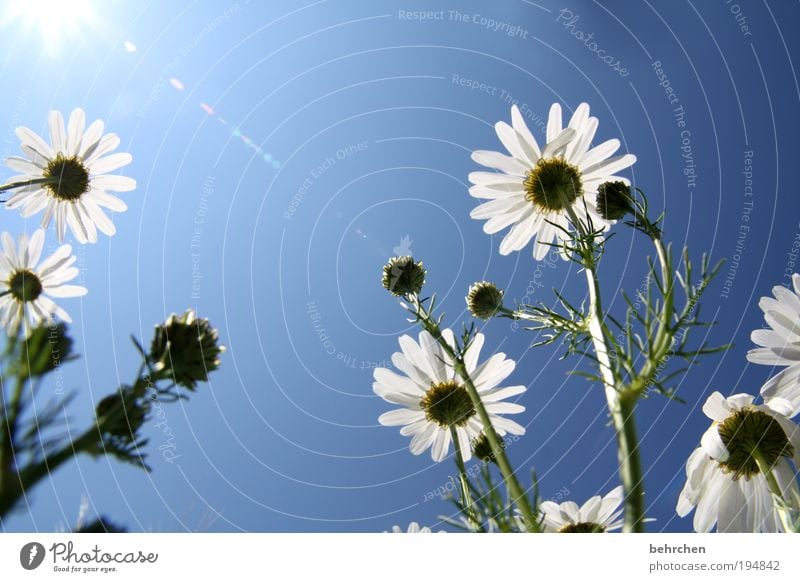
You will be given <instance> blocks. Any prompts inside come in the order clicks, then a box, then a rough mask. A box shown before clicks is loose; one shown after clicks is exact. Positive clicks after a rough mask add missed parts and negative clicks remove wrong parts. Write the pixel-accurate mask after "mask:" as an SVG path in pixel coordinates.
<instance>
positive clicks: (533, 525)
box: [410, 296, 540, 533]
mask: <svg viewBox="0 0 800 582" xmlns="http://www.w3.org/2000/svg"><path fill="white" fill-rule="evenodd" d="M410 300H411V301H412V303H413V304H414V309H415V313H416V315H417V317H418V318H419V320H420V321H421V322H422V324H423V326H424V327H425V329H426V330H427V331H428V333H430V334H431V335H432V336H433V337H434V339H436V341H437V342H439V345H440V346H441V347H442V349H443V350H444V351H445V353H446V354H447V355H448V357H450V359H451V360H452V361H453V368H454V369H455V371H456V374H458V375H459V377H460V378H461V379H462V380H463V381H464V387H465V388H466V390H467V393H468V394H469V397H470V400H472V405H473V406H474V407H475V410H477V411H478V416H479V417H480V419H481V423H482V424H483V431H484V433H485V434H486V439H487V440H488V441H489V446H490V447H491V449H492V453H493V454H494V457H495V459H496V462H497V467H498V469H500V473H501V474H502V475H503V480H504V481H505V484H506V487H507V488H508V492H509V494H510V495H511V498H512V499H513V500H514V503H516V505H517V507H518V508H519V510H520V512H521V513H522V517H523V519H524V520H525V524H526V526H527V528H528V531H529V532H535V533H538V532H539V531H540V528H539V522H538V520H537V519H536V516H535V514H534V513H533V509H532V508H531V504H530V500H529V499H528V496H527V495H526V494H525V491H524V490H523V489H522V486H521V485H520V483H519V481H518V480H517V478H516V476H515V475H514V469H513V468H512V467H511V463H509V461H508V457H507V456H506V453H505V449H504V448H503V446H502V443H501V441H500V437H499V436H498V434H497V431H496V430H495V428H494V426H493V425H492V423H491V421H490V420H489V413H488V412H486V407H485V406H484V405H483V401H482V400H481V397H480V394H478V389H477V388H475V384H474V383H473V381H472V378H470V375H469V372H467V366H466V365H465V364H464V359H463V358H462V357H461V356H459V355H458V354H456V352H455V350H453V348H452V347H451V346H450V344H448V343H447V340H445V339H444V336H442V332H441V330H440V329H439V324H438V323H436V322H435V321H434V320H433V318H432V317H431V316H430V314H429V313H428V312H427V311H426V310H425V308H424V307H423V306H422V305H421V303H420V301H419V298H418V297H416V296H413V297H411V298H410Z"/></svg>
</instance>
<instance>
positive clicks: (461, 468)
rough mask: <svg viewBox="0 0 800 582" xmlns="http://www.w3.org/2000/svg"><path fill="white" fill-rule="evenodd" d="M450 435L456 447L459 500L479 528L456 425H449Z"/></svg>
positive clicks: (469, 517)
mask: <svg viewBox="0 0 800 582" xmlns="http://www.w3.org/2000/svg"><path fill="white" fill-rule="evenodd" d="M450 436H451V437H452V439H453V445H454V446H455V449H456V467H458V478H459V482H460V484H461V501H462V503H463V504H464V507H466V508H467V518H468V519H469V520H470V521H471V522H472V524H473V525H474V526H475V527H476V528H480V527H481V523H480V522H479V521H478V519H477V518H476V517H475V509H474V507H473V503H472V493H471V491H470V487H469V477H467V468H466V466H465V465H464V454H463V452H462V451H461V441H460V440H459V438H458V432H457V431H456V427H454V426H451V427H450Z"/></svg>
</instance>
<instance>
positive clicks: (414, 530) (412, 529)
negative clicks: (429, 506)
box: [386, 521, 444, 533]
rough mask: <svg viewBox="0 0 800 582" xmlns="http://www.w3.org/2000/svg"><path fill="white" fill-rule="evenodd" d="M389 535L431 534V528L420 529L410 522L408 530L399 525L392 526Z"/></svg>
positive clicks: (413, 522) (415, 523)
mask: <svg viewBox="0 0 800 582" xmlns="http://www.w3.org/2000/svg"><path fill="white" fill-rule="evenodd" d="M386 533H388V532H386ZM391 533H433V532H431V528H429V527H420V525H419V524H418V523H417V522H416V521H412V522H411V523H409V524H408V529H405V530H404V529H403V528H402V527H400V526H399V525H393V526H392V532H391ZM439 533H444V532H439Z"/></svg>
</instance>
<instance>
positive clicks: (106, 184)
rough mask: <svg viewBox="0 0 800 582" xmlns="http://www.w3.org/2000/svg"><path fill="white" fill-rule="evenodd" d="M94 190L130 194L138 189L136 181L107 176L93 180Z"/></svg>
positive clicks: (114, 175) (123, 177) (112, 175)
mask: <svg viewBox="0 0 800 582" xmlns="http://www.w3.org/2000/svg"><path fill="white" fill-rule="evenodd" d="M92 188H97V189H100V190H105V191H108V190H111V191H113V192H130V191H131V190H135V189H136V180H134V179H133V178H129V177H128V176H118V175H116V174H105V175H102V176H95V177H93V178H92Z"/></svg>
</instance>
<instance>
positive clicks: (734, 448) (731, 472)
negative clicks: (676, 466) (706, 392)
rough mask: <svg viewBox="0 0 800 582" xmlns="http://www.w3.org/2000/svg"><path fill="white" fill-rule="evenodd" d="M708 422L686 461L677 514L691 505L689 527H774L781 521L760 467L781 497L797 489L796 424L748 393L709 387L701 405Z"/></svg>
mask: <svg viewBox="0 0 800 582" xmlns="http://www.w3.org/2000/svg"><path fill="white" fill-rule="evenodd" d="M703 412H704V413H705V414H706V416H708V417H709V418H710V419H711V420H712V421H713V423H712V425H711V427H710V428H709V429H708V430H707V431H706V432H705V434H704V435H703V438H702V439H701V441H700V447H699V448H698V449H696V450H695V451H694V452H693V453H692V455H691V456H690V457H689V460H688V461H687V462H686V485H685V486H684V488H683V491H682V492H681V495H680V498H679V500H678V505H677V512H678V515H680V516H681V517H684V516H686V515H688V514H689V513H690V512H691V511H692V509H693V508H695V514H694V529H695V531H698V532H709V531H711V529H712V528H713V527H714V524H716V526H717V531H719V532H775V531H780V530H781V523H780V520H779V519H778V515H777V512H776V510H775V508H774V504H773V500H772V495H771V491H770V486H769V484H768V482H767V478H766V477H765V474H764V472H762V470H761V469H762V467H770V470H769V472H768V473H769V479H770V480H771V479H773V478H774V480H775V483H776V485H777V487H779V488H780V490H781V491H782V492H783V495H784V498H786V496H787V495H789V494H790V493H791V492H792V491H796V490H797V485H796V483H795V469H794V466H793V464H792V462H791V460H792V459H793V460H794V463H795V464H796V463H798V461H800V428H798V426H797V425H796V424H795V423H794V422H792V421H791V420H789V419H788V418H786V417H785V416H783V415H782V414H780V412H776V411H775V410H773V409H772V408H770V407H769V406H764V405H755V404H753V396H751V395H749V394H735V395H733V396H729V397H728V398H725V397H724V396H722V394H720V393H719V392H714V393H713V394H712V395H711V396H709V397H708V400H707V401H706V403H705V404H704V405H703Z"/></svg>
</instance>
